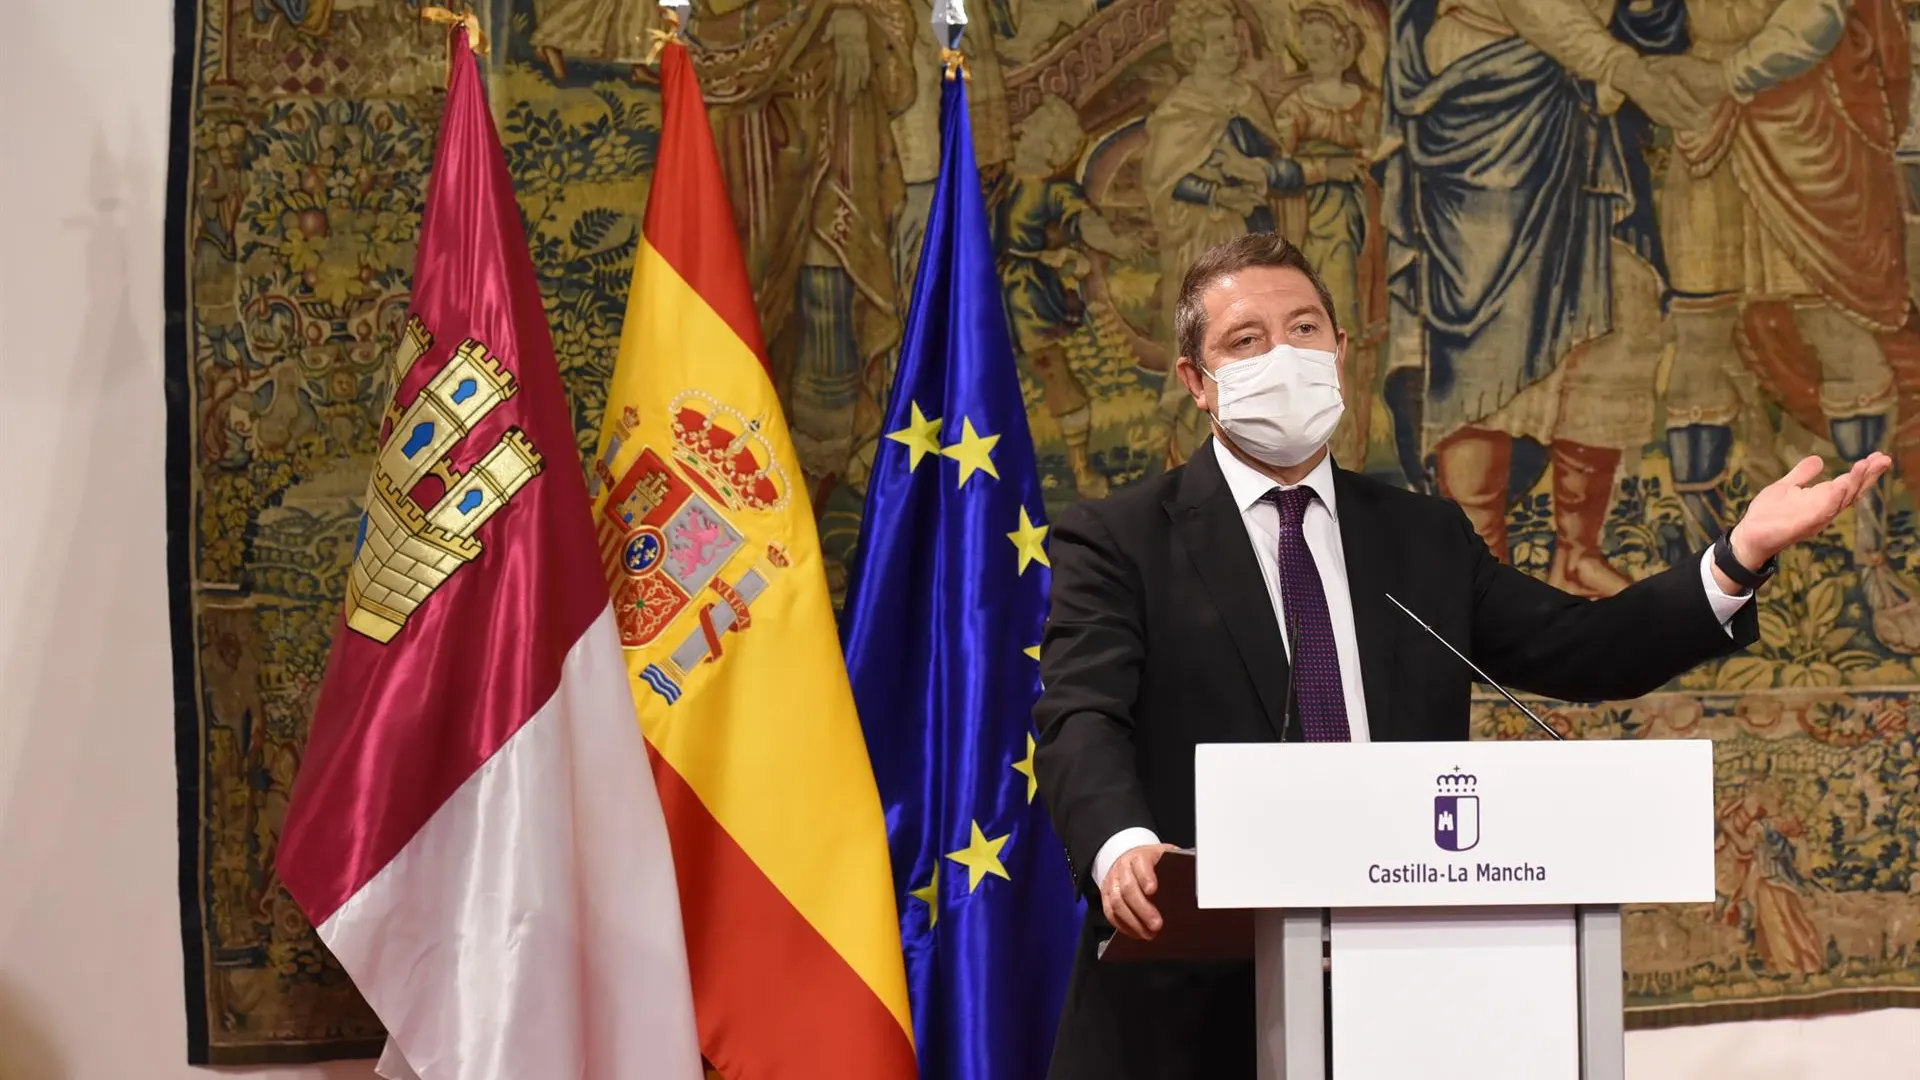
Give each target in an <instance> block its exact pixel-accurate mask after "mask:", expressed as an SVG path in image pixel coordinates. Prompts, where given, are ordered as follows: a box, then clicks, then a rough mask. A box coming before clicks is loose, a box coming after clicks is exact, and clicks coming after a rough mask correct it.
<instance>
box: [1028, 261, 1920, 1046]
mask: <svg viewBox="0 0 1920 1080" xmlns="http://www.w3.org/2000/svg"><path fill="white" fill-rule="evenodd" d="M1332 307H1333V305H1332V303H1331V301H1330V299H1329V297H1328V295H1327V289H1326V287H1325V285H1323V284H1322V283H1321V282H1320V280H1319V278H1318V277H1317V276H1316V275H1315V274H1314V272H1313V269H1312V267H1311V266H1309V265H1308V263H1307V261H1306V259H1305V258H1304V257H1302V256H1301V254H1300V253H1299V252H1298V251H1297V250H1296V249H1294V248H1293V247H1292V246H1291V245H1289V244H1288V243H1287V242H1286V241H1284V240H1281V239H1279V238H1277V237H1274V236H1271V235H1266V234H1254V235H1250V236H1244V237H1240V238H1238V239H1235V240H1230V241H1227V242H1225V243H1223V244H1220V245H1219V246H1217V247H1215V248H1213V249H1211V250H1209V251H1207V252H1206V253H1204V254H1202V255H1201V256H1200V257H1199V259H1198V260H1197V261H1196V262H1195V263H1194V264H1193V266H1192V268H1191V269H1190V270H1188V271H1187V274H1186V278H1185V280H1184V281H1183V283H1182V285H1181V290H1180V296H1179V301H1178V307H1177V310H1176V317H1175V333H1176V335H1177V337H1178V339H1179V346H1180V359H1179V364H1178V367H1177V369H1176V370H1177V372H1178V374H1179V377H1180V380H1181V382H1182V383H1183V384H1184V385H1185V387H1186V389H1187V392H1188V393H1189V394H1191V395H1192V397H1193V400H1194V403H1195V404H1196V405H1197V406H1198V407H1199V408H1200V409H1201V410H1202V411H1203V412H1204V413H1206V414H1207V415H1208V416H1209V418H1210V419H1211V421H1212V426H1213V438H1212V439H1211V440H1210V441H1211V442H1212V445H1211V446H1204V445H1203V446H1202V447H1200V449H1199V451H1198V452H1197V453H1195V454H1194V456H1193V458H1192V459H1191V460H1190V461H1189V462H1188V463H1187V464H1186V465H1185V466H1184V467H1182V468H1180V469H1176V470H1174V471H1171V472H1169V473H1167V474H1165V475H1164V476H1161V477H1159V478H1156V479H1154V480H1151V481H1148V482H1146V483H1143V484H1141V485H1139V486H1136V487H1133V488H1130V489H1128V490H1126V491H1124V492H1122V493H1120V494H1118V495H1115V496H1113V497H1112V498H1109V499H1107V500H1105V501H1103V502H1099V503H1082V504H1079V505H1076V506H1073V507H1070V508H1068V509H1067V510H1066V511H1065V512H1064V513H1062V514H1061V515H1060V517H1059V518H1058V519H1057V520H1056V522H1055V525H1054V529H1053V542H1052V548H1051V556H1052V561H1053V594H1052V599H1053V608H1052V613H1051V615H1050V617H1049V620H1048V624H1047V630H1046V636H1045V640H1044V642H1043V644H1042V646H1041V674H1042V681H1043V683H1044V685H1045V691H1044V692H1043V694H1042V696H1041V699H1040V703H1039V705H1038V706H1037V707H1036V709H1035V719H1036V720H1037V722H1038V724H1039V728H1040V741H1039V745H1038V749H1037V751H1036V753H1035V767H1036V772H1037V778H1038V780H1039V785H1040V792H1041V794H1042V795H1043V796H1044V797H1045V798H1046V801H1047V809H1048V811H1049V812H1050V813H1051V814H1052V816H1053V822H1054V825H1055V826H1056V827H1057V829H1058V830H1059V832H1060V835H1061V837H1062V838H1063V839H1064V841H1065V843H1066V846H1067V851H1068V856H1069V859H1070V861H1071V863H1072V866H1073V872H1074V874H1075V876H1076V878H1077V881H1078V883H1079V884H1080V886H1081V887H1082V888H1083V889H1085V890H1086V891H1087V892H1088V893H1089V894H1090V897H1091V896H1095V895H1097V897H1098V900H1099V903H1098V904H1093V905H1089V909H1088V916H1087V920H1086V923H1085V925H1084V927H1083V929H1082V934H1081V941H1080V951H1079V955H1078V957H1077V960H1076V966H1075V970H1074V974H1073V979H1072V982H1071V984H1070V987H1069V990H1068V995H1067V1002H1066V1007H1065V1011H1064V1014H1063V1016H1062V1019H1061V1026H1060V1035H1059V1039H1058V1041H1057V1043H1056V1046H1055V1049H1054V1058H1053V1067H1052V1073H1051V1075H1052V1076H1053V1077H1054V1078H1055V1080H1079V1078H1082V1077H1089V1078H1090V1077H1099V1078H1102V1080H1115V1078H1118V1080H1131V1078H1141V1080H1148V1078H1153V1080H1159V1078H1186V1077H1195V1078H1198V1077H1216V1076H1218V1077H1227V1076H1234V1077H1240V1076H1252V1075H1253V1074H1254V1062H1253V1052H1254V1020H1253V975H1252V966H1251V964H1250V963H1247V962H1242V963H1228V964H1179V963H1154V964H1146V963H1141V964H1103V963H1100V962H1099V961H1098V960H1097V959H1096V958H1095V946H1096V945H1097V943H1098V942H1099V941H1100V940H1101V939H1103V938H1104V937H1106V936H1107V935H1108V934H1109V933H1111V932H1112V928H1114V927H1117V928H1118V929H1119V930H1120V932H1122V933H1125V934H1130V935H1133V936H1135V937H1142V938H1151V937H1152V936H1153V935H1154V934H1155V933H1157V932H1158V931H1159V929H1160V925H1161V919H1160V915H1159V912H1158V911H1157V910H1156V909H1155V908H1154V904H1153V892H1154V888H1155V881H1154V866H1155V864H1156V863H1157V862H1158V860H1159V858H1160V856H1161V854H1162V853H1163V852H1164V851H1166V850H1168V845H1169V844H1172V845H1179V846H1189V845H1191V844H1192V843H1193V842H1194V821H1193V795H1194V793H1193V752H1194V747H1195V746H1196V745H1197V744H1200V743H1223V742H1270V741H1275V740H1299V739H1303V738H1304V739H1306V740H1309V741H1347V740H1355V741H1364V740H1369V739H1371V740H1375V741H1444V740H1462V739H1465V738H1466V737H1467V719H1468V691H1469V689H1470V685H1471V678H1472V677H1471V675H1470V673H1469V671H1468V670H1467V669H1466V668H1465V667H1464V666H1463V665H1461V664H1460V662H1459V661H1458V660H1457V659H1455V658H1454V657H1452V656H1451V655H1450V654H1449V653H1447V651H1446V650H1445V648H1444V647H1443V646H1441V645H1440V644H1439V643H1437V642H1435V641H1433V640H1432V639H1431V638H1429V637H1427V636H1426V635H1425V633H1424V632H1422V631H1421V630H1420V629H1419V628H1418V627H1416V626H1414V625H1412V623H1411V622H1409V621H1408V620H1407V619H1406V617H1405V616H1404V615H1402V614H1401V613H1399V612H1397V611H1394V610H1393V609H1392V608H1391V607H1390V606H1389V604H1388V601H1387V600H1386V595H1385V594H1386V593H1388V592H1391V593H1392V594H1393V595H1394V596H1396V597H1398V598H1399V599H1400V600H1402V601H1403V602H1405V603H1406V604H1407V605H1408V606H1409V607H1410V608H1412V609H1413V610H1414V611H1416V612H1418V613H1419V614H1420V615H1421V617H1422V618H1424V619H1425V620H1426V621H1427V622H1429V623H1430V624H1432V625H1433V627H1434V628H1435V629H1436V630H1438V631H1439V632H1440V633H1441V634H1443V635H1445V637H1446V638H1447V639H1448V640H1449V641H1451V642H1453V643H1454V644H1456V645H1457V646H1459V647H1460V648H1461V649H1463V650H1464V651H1466V652H1467V653H1468V654H1469V655H1471V656H1472V657H1473V658H1474V660H1475V662H1476V663H1478V664H1480V665H1481V666H1482V667H1483V668H1485V669H1486V671H1487V673H1488V674H1489V675H1490V676H1492V677H1493V678H1495V679H1498V680H1500V681H1501V682H1502V683H1504V684H1506V685H1509V686H1511V687H1514V688H1518V689H1522V690H1528V691H1532V692H1535V693H1540V694H1545V695H1549V696H1552V697H1557V698H1564V699H1574V700H1605V699H1614V698H1629V697H1634V696H1637V695H1640V694H1644V693H1647V692H1649V691H1651V690H1654V689H1655V688H1657V687H1659V686H1660V685H1662V684H1663V683H1665V682H1667V681H1668V680H1669V679H1671V678H1673V677H1674V676H1676V675H1679V674H1680V673H1681V672H1683V671H1686V670H1687V669H1688V668H1691V667H1693V666H1694V665H1696V664H1699V663H1701V662H1703V661H1706V660H1710V659H1713V658H1714V657H1718V656H1723V655H1726V654H1728V653H1731V652H1734V651H1737V650H1738V649H1740V648H1742V647H1743V646H1745V645H1747V644H1750V643H1751V642H1753V641H1754V640H1755V639H1756V638H1757V637H1758V620H1757V618H1756V616H1755V613H1754V610H1753V605H1752V604H1749V603H1748V602H1747V601H1748V599H1749V598H1750V597H1751V586H1753V585H1756V584H1758V583H1759V582H1760V581H1762V580H1764V577H1765V575H1766V573H1767V572H1768V571H1769V570H1770V567H1771V565H1772V561H1773V557H1774V555H1775V554H1776V553H1778V552H1779V551H1780V550H1782V549H1783V548H1785V547H1787V546H1788V545H1789V544H1792V543H1794V542H1797V541H1799V540H1801V539H1804V538H1805V537H1808V536H1811V535H1812V534H1814V533H1816V532H1818V531H1819V530H1821V529H1823V528H1825V527H1826V526H1827V525H1828V524H1829V523H1830V522H1831V521H1832V520H1833V519H1834V516H1835V515H1836V514H1838V513H1839V512H1840V510H1841V509H1842V508H1844V507H1845V506H1846V505H1847V504H1849V503H1851V502H1852V501H1853V499H1854V498H1855V497H1856V496H1857V495H1858V494H1859V493H1860V490H1861V488H1862V487H1863V486H1864V485H1865V484H1868V483H1871V482H1872V481H1873V480H1874V479H1875V478H1877V477H1878V476H1879V475H1880V474H1881V473H1883V472H1885V471H1886V470H1887V468H1888V467H1889V466H1890V465H1891V462H1890V461H1889V460H1888V459H1887V457H1886V456H1885V455H1884V454H1877V455H1874V456H1873V457H1871V458H1867V459H1864V460H1862V461H1861V462H1859V463H1858V464H1856V465H1855V466H1854V468H1853V470H1852V471H1851V472H1850V473H1848V474H1847V475H1845V476H1842V477H1840V478H1838V479H1835V480H1830V481H1827V482H1826V483H1822V484H1816V485H1813V486H1811V487H1807V486H1803V485H1806V484H1807V483H1808V481H1810V480H1812V479H1813V478H1814V477H1815V476H1816V475H1817V474H1818V472H1819V467H1820V462H1819V459H1817V458H1808V459H1807V460H1805V461H1803V462H1801V463H1800V465H1799V467H1797V468H1795V469H1794V470H1793V471H1792V472H1791V473H1789V474H1788V475H1787V477H1786V478H1785V479H1783V480H1780V481H1778V482H1776V483H1774V484H1773V485H1771V486H1769V487H1768V488H1766V489H1765V490H1763V491H1762V492H1761V493H1760V494H1759V495H1757V496H1756V497H1755V498H1754V500H1753V503H1752V505H1751V507H1750V508H1749V510H1748V512H1747V515H1746V517H1745V518H1743V519H1742V520H1741V521H1740V523H1739V524H1738V525H1737V526H1736V527H1735V528H1734V529H1733V531H1732V532H1731V533H1730V534H1728V535H1727V537H1726V538H1725V539H1724V540H1723V541H1722V542H1721V543H1720V544H1717V545H1715V547H1714V548H1710V549H1708V550H1707V551H1706V552H1703V553H1702V554H1701V556H1700V557H1699V558H1698V559H1690V560H1688V561H1687V562H1686V563H1684V564H1682V565H1680V566H1677V567H1675V568H1674V569H1672V570H1669V571H1667V572H1666V573H1663V574H1660V575H1658V576H1656V577H1652V578H1649V579H1647V580H1645V581H1641V582H1638V583H1636V584H1634V585H1632V586H1630V587H1628V588H1627V589H1625V590H1624V591H1622V592H1620V593H1619V594H1618V595H1616V596H1614V597H1611V598H1609V599H1605V600H1597V601H1595V600H1585V599H1581V598H1578V597H1575V596H1572V595H1569V594H1567V593H1564V592H1561V591H1559V590H1557V589H1554V588H1552V587H1551V586H1548V585H1546V584H1545V583H1543V582H1540V581H1536V580H1534V579H1533V578H1530V577H1528V576H1526V575H1525V574H1523V573H1521V572H1520V571H1518V570H1515V569H1513V568H1512V567H1509V566H1506V565H1504V564H1502V563H1500V562H1499V561H1498V560H1496V559H1494V558H1493V556H1492V555H1491V554H1490V553H1489V551H1488V549H1487V546H1486V543H1485V542H1484V541H1483V540H1482V539H1481V537H1480V534H1479V533H1478V532H1477V531H1476V530H1475V529H1474V527H1473V526H1472V524H1470V523H1469V521H1468V519H1467V517H1466V516H1465V515H1464V514H1463V513H1462V512H1461V510H1460V508H1459V507H1457V506H1455V505H1454V504H1452V503H1449V502H1445V501H1442V500H1440V499H1436V498H1433V497H1430V496H1426V495H1421V494H1416V493H1414V492H1410V491H1403V490H1401V489H1398V488H1394V487H1390V486H1388V485H1386V484H1382V483H1379V482H1377V481H1374V480H1370V479H1368V478H1366V477H1365V476H1362V475H1360V474H1357V473H1351V472H1347V471H1346V470H1344V469H1340V468H1337V467H1335V466H1334V464H1333V463H1332V461H1331V460H1329V458H1328V456H1327V453H1326V449H1325V446H1326V441H1327V439H1328V438H1329V437H1330V436H1331V434H1332V432H1333V429H1334V426H1335V425H1336V424H1337V423H1338V422H1339V419H1340V411H1341V407H1340V401H1341V398H1340V393H1339V390H1340V388H1339V383H1338V372H1339V370H1340V367H1339V360H1340V356H1341V354H1342V353H1343V352H1344V351H1345V349H1346V335H1345V334H1344V333H1343V332H1342V331H1341V330H1340V329H1339V328H1338V327H1337V326H1336V325H1334V321H1333V318H1332V315H1331V314H1330V312H1331V310H1332ZM1290 654H1291V655H1292V656H1294V657H1297V658H1298V662H1297V664H1295V665H1294V670H1293V671H1292V672H1291V674H1289V671H1288V667H1289V661H1288V657H1289V655H1290ZM1290 691H1291V692H1290ZM1163 841H1165V842H1167V843H1163Z"/></svg>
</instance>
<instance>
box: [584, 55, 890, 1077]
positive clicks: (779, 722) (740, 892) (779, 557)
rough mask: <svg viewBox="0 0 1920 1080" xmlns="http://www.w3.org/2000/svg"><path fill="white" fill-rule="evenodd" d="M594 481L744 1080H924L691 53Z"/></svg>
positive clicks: (697, 931)
mask: <svg viewBox="0 0 1920 1080" xmlns="http://www.w3.org/2000/svg"><path fill="white" fill-rule="evenodd" d="M660 82H661V95H662V99H663V110H664V113H665V115H664V118H663V122H662V128H661V133H660V149H659V154H658V163H657V165H656V166H655V172H654V179H653V188H652V192H651V194H650V195H649V197H648V200H647V210H646V217H645V220H644V222H643V224H642V227H641V236H640V242H639V253H638V255H637V256H636V259H635V265H634V270H633V289H632V294H631V295H630V297H629V298H628V301H627V317H626V323H625V327H624V329H623V331H622V333H621V338H620V353H619V358H618V360H617V361H616V363H615V365H614V372H613V379H612V382H611V385H610V386H609V389H608V395H607V407H606V423H605V425H604V427H603V428H602V431H601V438H600V448H601V450H600V454H599V456H598V458H597V460H596V461H595V462H594V463H593V468H592V471H593V475H592V476H591V477H589V479H588V485H589V489H590V491H591V492H592V494H593V495H594V520H595V524H596V527H597V529H598V533H599V539H600V555H601V561H602V565H603V567H604V569H605V571H606V574H607V580H608V582H609V583H610V584H611V586H612V589H613V605H614V616H615V621H616V623H617V624H618V626H619V630H620V640H621V644H622V645H623V646H624V647H625V650H626V662H627V669H628V671H629V672H630V673H631V674H632V678H633V687H634V697H635V699H636V707H637V709H638V712H639V717H640V727H641V730H642V731H643V732H644V733H645V735H646V739H647V743H648V745H649V747H650V748H651V750H652V761H653V772H654V779H655V781H656V784H657V786H658V788H659V792H660V800H661V803H662V805H663V806H664V808H665V810H666V817H667V830H668V835H669V837H670V839H671V842H672V848H673V858H674V865H675V872H676V876H677V878H678V881H679V886H680V897H681V910H682V912H683V913H684V917H685V920H686V934H687V950H688V959H689V962H690V964H691V967H692V972H693V990H694V1013H695V1018H696V1020H697V1021H698V1026H699V1031H700V1043H701V1049H702V1050H703V1051H704V1052H705V1054H706V1056H707V1059H708V1061H710V1062H711V1063H712V1064H713V1066H714V1067H715V1068H716V1069H718V1070H719V1072H720V1073H721V1075H722V1076H724V1077H726V1078H727V1080H762V1078H776V1077H777V1078H778V1080H807V1078H812V1077H819V1078H822V1080H826V1078H834V1080H838V1078H841V1077H849V1076H857V1077H860V1078H862V1080H890V1078H894V1077H901V1078H907V1077H912V1076H913V1075H914V1053H913V1039H912V1034H911V1033H912V1019H911V1016H910V1014H909V1012H908V1009H907V988H906V975H905V968H904V965H903V964H902V962H901V955H900V938H899V931H898V926H899V923H898V920H897V910H896V908H895V906H894V899H893V884H892V877H891V870H890V867H889V863H888V854H887V834H886V825H885V822H884V819H883V817H882V813H881V809H880V798H879V794H878V790H877V788H876V786H875V784H874V778H873V770H872V766H871V765H870V764H869V763H868V759H867V753H866V747H865V743H864V741H863V738H862V736H861V730H860V723H859V720H858V718H857V717H856V715H855V713H854V707H853V694H852V691H851V689H850V688H849V685H848V681H847V670H846V666H845V662H844V660H843V659H842V657H841V653H840V645H839V638H838V635H837V634H836V632H835V627H834V616H833V608H832V605H831V604H830V602H829V600H828V597H827V582H826V572H825V568H824V566H823V564H822V561H821V555H820V543H819V537H818V534H817V532H816V531H815V525H814V516H813V510H812V507H811V505H810V504H809V500H808V498H807V491H806V488H805V486H804V484H803V482H802V480H801V473H800V466H799V462H798V460H797V459H796V458H795V456H794V451H793V445H792V442H791V439H790V438H789V436H788V433H787V426H786V421H785V419H784V418H783V417H782V415H781V411H780V404H779V398H778V396H777V395H776V393H775V391H774V387H773V383H772V380H771V379H770V377H769V376H768V369H767V363H766V348H765V346H764V344H763V343H762V340H761V333H760V327H759V323H758V319H757V316H756V314H755V309H754V300H753V292H752V289H751V287H750V285H749V284H748V280H747V273H746V266H745V263H744V261H743V260H742V258H741V254H740V244H739V238H738V236H737V235H736V234H735V231H734V221H733V212H732V209H731V207H730V205H729V203H728V200H727V189H726V184H725V181H724V179H723V178H722V175H721V171H720V159H719V155H718V154H717V153H716V151H715V147H714V142H713V134H712V130H711V128H709V126H708V121H707V113H706V107H705V105H704V104H703V102H702V101H701V96H700V85H699V81H698V79H697V78H696V77H695V75H694V71H693V66H692V63H691V61H690V60H689V58H688V55H687V52H686V49H685V48H684V47H683V46H681V45H680V44H678V43H669V44H667V45H666V47H665V49H664V51H663V53H662V55H661V71H660Z"/></svg>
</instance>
